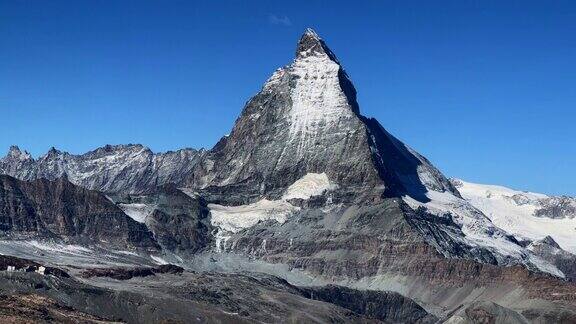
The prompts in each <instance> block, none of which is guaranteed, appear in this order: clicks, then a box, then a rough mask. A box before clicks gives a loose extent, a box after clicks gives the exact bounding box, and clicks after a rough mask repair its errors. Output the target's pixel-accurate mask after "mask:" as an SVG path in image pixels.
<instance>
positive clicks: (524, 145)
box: [0, 0, 576, 195]
mask: <svg viewBox="0 0 576 324" xmlns="http://www.w3.org/2000/svg"><path fill="white" fill-rule="evenodd" d="M306 27H313V28H314V29H315V30H316V31H317V32H318V33H319V34H320V35H321V36H322V37H323V38H324V39H325V40H326V42H327V43H328V45H329V46H330V47H331V48H332V50H333V51H334V52H335V53H336V55H338V57H339V59H340V61H341V62H342V63H343V64H344V66H345V68H346V70H347V72H348V73H349V75H350V76H351V78H352V80H353V81H354V83H355V86H356V88H357V90H358V95H359V103H360V107H361V111H362V112H363V114H364V115H367V116H372V117H376V118H377V119H378V120H380V122H381V123H382V124H383V125H384V127H386V128H387V129H388V130H389V131H390V132H392V133H393V134H395V135H396V136H397V137H399V138H400V139H402V140H403V141H405V142H406V143H407V144H409V145H410V146H412V147H414V148H415V149H417V150H418V151H420V152H421V153H423V154H424V155H426V156H427V157H428V158H429V159H430V160H431V161H432V162H433V163H435V164H436V165H437V166H438V167H439V168H440V169H441V170H442V171H443V172H444V173H445V174H446V175H448V176H454V177H461V178H463V179H467V180H469V181H474V182H481V183H495V184H503V185H507V186H511V187H514V188H518V189H525V190H532V191H539V192H546V193H553V194H571V195H576V171H575V167H576V144H575V139H576V127H575V126H574V125H575V122H576V109H575V108H576V87H575V85H576V64H575V58H576V3H575V2H573V1H511V0H510V1H465V0H458V1H357V2H355V3H354V4H351V2H350V1H341V2H340V1H282V2H280V1H278V2H276V1H142V0H139V1H130V0H123V1H58V0H51V1H40V0H38V1H33V0H0V116H1V127H0V151H7V150H8V147H9V146H10V145H11V144H17V145H19V146H20V147H21V148H23V149H26V150H28V151H30V152H31V153H32V154H33V155H34V156H38V155H41V154H44V153H45V152H46V151H47V150H48V149H49V148H50V147H51V146H55V147H57V148H59V149H61V150H66V151H70V152H73V153H82V152H85V151H88V150H91V149H93V148H96V147H98V146H102V145H104V144H109V143H110V144H120V143H142V144H145V145H147V146H149V147H151V148H152V149H153V150H154V151H165V150H171V149H177V148H182V147H195V148H199V147H211V146H212V145H214V143H215V142H216V141H217V140H218V139H219V138H220V136H222V135H224V134H226V133H228V132H229V131H230V129H231V127H232V125H233V123H234V120H235V119H236V118H237V117H238V114H239V113H240V111H241V109H242V107H243V105H244V103H245V102H246V101H247V100H248V99H249V98H250V97H251V96H252V95H253V94H255V93H256V92H257V91H258V90H259V88H260V87H261V85H262V83H263V82H264V81H265V80H266V79H267V77H268V76H269V75H270V74H271V73H272V72H273V71H274V70H275V69H276V68H278V67H280V66H282V65H285V64H288V63H289V62H290V61H291V60H292V58H293V55H294V50H295V45H296V41H297V39H298V38H299V36H300V34H301V33H302V32H303V30H304V29H305V28H306Z"/></svg>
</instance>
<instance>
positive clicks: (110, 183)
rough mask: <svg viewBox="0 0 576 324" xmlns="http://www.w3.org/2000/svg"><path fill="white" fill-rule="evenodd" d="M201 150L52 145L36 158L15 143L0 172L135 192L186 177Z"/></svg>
mask: <svg viewBox="0 0 576 324" xmlns="http://www.w3.org/2000/svg"><path fill="white" fill-rule="evenodd" d="M203 154H204V152H203V151H197V150H192V149H182V150H179V151H176V152H165V153H152V151H150V149H148V148H146V147H144V146H142V145H132V144H130V145H106V146H104V147H101V148H98V149H96V150H94V151H91V152H88V153H85V154H82V155H73V154H69V153H66V152H61V151H58V150H56V149H54V148H52V149H50V151H48V153H46V154H45V155H43V156H41V157H40V158H38V159H37V160H35V159H33V158H32V156H30V154H29V153H27V152H22V151H21V150H20V149H19V148H18V147H17V146H12V147H11V148H10V151H9V152H8V154H7V155H6V156H5V157H4V158H2V159H0V174H7V175H10V176H13V177H15V178H18V179H21V180H35V179H48V180H55V179H58V178H67V179H68V180H69V181H70V182H72V183H74V184H76V185H78V186H81V187H84V188H87V189H91V190H98V191H103V192H108V193H117V192H124V193H125V192H129V193H138V192H146V191H148V190H154V189H155V188H156V187H157V186H161V185H164V184H168V183H180V182H181V181H182V179H185V178H187V177H189V175H190V174H191V173H192V170H193V169H194V167H195V165H196V163H197V162H198V160H199V159H200V158H201V157H202V156H203Z"/></svg>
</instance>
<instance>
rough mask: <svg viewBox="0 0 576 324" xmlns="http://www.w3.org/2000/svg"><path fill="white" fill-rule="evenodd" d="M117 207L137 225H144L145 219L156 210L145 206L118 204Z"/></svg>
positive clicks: (153, 207) (153, 206)
mask: <svg viewBox="0 0 576 324" xmlns="http://www.w3.org/2000/svg"><path fill="white" fill-rule="evenodd" d="M118 207H120V209H122V211H123V212H124V213H125V214H126V215H128V216H129V217H130V218H132V219H133V220H135V221H137V222H138V223H144V221H145V220H146V217H148V216H149V215H150V214H152V212H154V209H156V206H155V205H147V204H136V203H134V204H118Z"/></svg>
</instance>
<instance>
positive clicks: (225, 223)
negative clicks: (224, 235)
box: [208, 199, 299, 233]
mask: <svg viewBox="0 0 576 324" xmlns="http://www.w3.org/2000/svg"><path fill="white" fill-rule="evenodd" d="M208 208H210V213H211V214H212V219H211V222H212V225H214V226H217V227H219V228H221V229H223V230H225V231H227V232H232V233H236V232H239V231H240V230H242V229H244V228H248V227H252V226H254V225H256V224H257V223H258V222H260V221H265V220H275V221H277V222H279V223H284V222H285V221H286V220H287V219H288V216H290V214H292V212H294V211H296V210H299V208H298V207H296V206H293V205H292V204H290V203H288V202H286V201H283V200H268V199H262V200H259V201H257V202H255V203H253V204H249V205H242V206H222V205H216V204H209V205H208Z"/></svg>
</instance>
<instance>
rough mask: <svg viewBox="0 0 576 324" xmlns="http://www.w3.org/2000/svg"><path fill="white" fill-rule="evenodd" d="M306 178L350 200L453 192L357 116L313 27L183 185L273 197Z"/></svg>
mask: <svg viewBox="0 0 576 324" xmlns="http://www.w3.org/2000/svg"><path fill="white" fill-rule="evenodd" d="M308 173H326V175H327V176H328V178H329V179H330V181H332V182H333V183H334V184H335V185H337V186H339V187H340V188H341V190H347V191H351V192H353V193H355V194H356V195H358V194H359V193H366V194H369V195H371V196H376V197H378V196H379V195H382V194H384V195H386V196H398V195H401V194H406V193H407V194H412V195H414V196H417V197H418V198H421V197H422V193H423V192H425V191H426V190H428V189H430V188H432V189H434V190H439V191H450V192H453V193H454V194H457V191H456V190H455V189H454V188H453V187H452V185H451V184H450V183H449V181H448V180H447V179H446V178H445V177H444V176H442V174H441V173H440V172H438V170H436V169H435V168H434V167H433V166H432V165H431V164H430V163H429V162H428V161H426V159H424V158H422V157H421V156H420V155H418V154H417V153H415V152H414V151H412V150H411V149H409V148H407V147H406V146H405V145H403V144H402V143H400V142H399V141H398V140H396V139H395V138H394V137H392V136H391V135H390V134H388V133H387V132H386V131H385V130H384V129H383V128H382V127H381V126H380V125H379V124H378V122H376V121H375V120H369V119H366V118H365V117H363V116H361V115H360V112H359V108H358V103H357V102H356V90H355V89H354V86H353V85H352V82H351V81H350V79H349V77H348V75H347V74H346V72H345V71H344V69H343V68H342V66H341V64H340V63H339V61H338V60H337V59H336V56H335V55H334V54H333V53H332V51H331V50H330V49H329V48H328V47H327V46H326V44H325V43H324V41H323V40H321V39H320V38H319V37H318V35H316V33H315V32H313V31H312V30H308V31H306V33H304V35H303V36H302V38H301V39H300V41H299V43H298V46H297V49H296V58H295V60H294V61H293V62H292V64H290V65H288V66H286V67H283V68H281V69H278V70H277V71H276V72H274V74H273V75H272V76H271V77H270V78H269V79H268V80H267V81H266V83H265V84H264V86H263V88H262V90H261V91H260V92H259V93H258V94H257V95H256V96H254V97H253V98H252V99H250V100H249V101H248V103H247V104H246V106H245V107H244V109H243V111H242V114H241V116H240V118H239V119H238V120H237V121H236V124H235V125H234V128H233V129H232V132H231V133H230V135H229V136H226V137H224V138H222V140H220V142H219V143H218V144H217V145H216V146H215V147H214V148H213V149H212V150H211V151H210V152H208V154H207V157H206V159H205V160H203V161H202V163H201V164H199V170H198V171H197V172H196V173H195V174H194V179H193V181H192V183H190V184H189V185H191V186H192V187H199V188H203V187H217V188H218V190H219V191H222V190H229V191H233V192H235V193H236V194H239V193H242V194H244V195H250V194H252V195H255V196H259V195H265V196H268V197H278V196H279V195H280V193H281V192H282V191H283V190H284V189H286V188H287V187H288V186H290V185H291V184H292V183H294V182H295V181H297V180H298V179H300V178H302V177H303V176H304V175H306V174H308ZM229 188H230V189H229Z"/></svg>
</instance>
